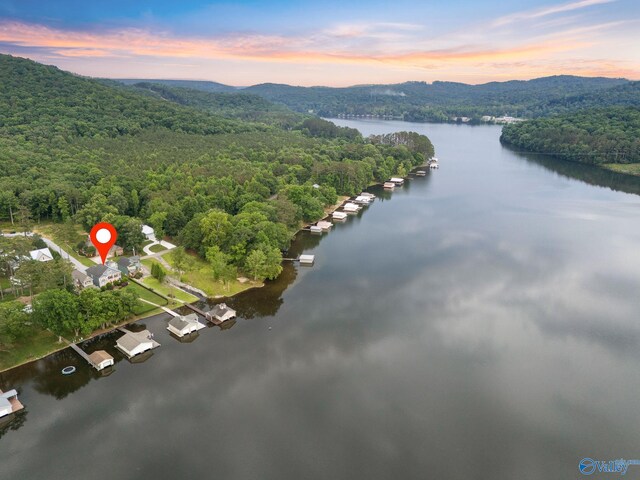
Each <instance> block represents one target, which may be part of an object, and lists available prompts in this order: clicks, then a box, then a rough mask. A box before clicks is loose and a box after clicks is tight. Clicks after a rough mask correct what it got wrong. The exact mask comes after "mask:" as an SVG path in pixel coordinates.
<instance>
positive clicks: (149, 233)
mask: <svg viewBox="0 0 640 480" xmlns="http://www.w3.org/2000/svg"><path fill="white" fill-rule="evenodd" d="M142 234H143V235H144V236H145V237H147V240H151V241H152V242H155V241H156V232H155V231H154V230H153V228H151V227H150V226H149V225H142Z"/></svg>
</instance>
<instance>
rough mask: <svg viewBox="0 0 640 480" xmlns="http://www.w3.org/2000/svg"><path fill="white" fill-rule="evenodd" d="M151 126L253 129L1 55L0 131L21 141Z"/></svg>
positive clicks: (123, 131) (119, 132) (111, 134)
mask: <svg viewBox="0 0 640 480" xmlns="http://www.w3.org/2000/svg"><path fill="white" fill-rule="evenodd" d="M150 127H164V128H167V129H170V130H173V131H178V132H189V133H198V134H215V133H222V132H239V131H248V130H251V129H253V127H251V126H248V125H244V124H240V123H237V122H233V121H230V120H227V119H223V118H220V117H217V118H216V117H214V116H212V115H209V114H206V113H203V112H198V111H193V110H191V109H187V108H184V107H182V106H180V105H175V104H172V103H168V102H165V101H162V100H159V99H154V98H149V97H145V96H142V95H137V94H135V93H133V92H129V91H126V90H125V89H114V88H111V87H108V86H105V85H102V84H100V83H99V82H96V81H93V80H89V79H86V78H82V77H78V76H76V75H72V74H69V73H66V72H63V71H61V70H59V69H58V68H56V67H50V66H44V65H39V64H36V63H34V62H30V61H27V60H24V59H21V58H17V57H11V56H8V55H0V133H1V134H5V135H12V136H15V135H20V136H22V137H24V138H25V139H26V140H37V141H42V140H44V139H48V140H60V139H64V140H68V139H72V138H76V137H92V136H106V137H116V136H119V135H126V134H136V133H139V132H141V131H142V130H144V129H147V128H150Z"/></svg>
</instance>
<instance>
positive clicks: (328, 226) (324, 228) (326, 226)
mask: <svg viewBox="0 0 640 480" xmlns="http://www.w3.org/2000/svg"><path fill="white" fill-rule="evenodd" d="M317 226H318V227H320V228H321V229H322V231H323V232H328V231H329V230H331V227H333V223H331V222H327V221H326V220H320V221H319V222H318V224H317Z"/></svg>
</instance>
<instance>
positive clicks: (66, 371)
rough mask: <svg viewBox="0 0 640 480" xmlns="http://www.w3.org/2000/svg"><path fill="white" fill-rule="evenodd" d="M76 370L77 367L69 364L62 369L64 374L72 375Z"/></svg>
mask: <svg viewBox="0 0 640 480" xmlns="http://www.w3.org/2000/svg"><path fill="white" fill-rule="evenodd" d="M75 371H76V367H74V366H73V365H69V366H68V367H64V368H63V369H62V374H63V375H71V374H72V373H75Z"/></svg>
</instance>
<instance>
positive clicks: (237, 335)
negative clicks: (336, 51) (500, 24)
mask: <svg viewBox="0 0 640 480" xmlns="http://www.w3.org/2000/svg"><path fill="white" fill-rule="evenodd" d="M338 122H339V123H340V124H343V125H349V126H352V127H356V128H359V129H360V130H361V131H362V132H363V133H364V134H370V133H385V132H390V131H394V130H415V131H418V132H420V133H426V134H427V135H428V136H429V137H430V138H431V139H432V141H433V143H434V144H435V146H436V150H437V155H438V157H439V158H440V163H441V168H440V169H439V170H438V171H435V172H433V173H431V174H429V175H428V176H427V177H426V178H416V179H413V180H411V181H409V182H408V184H407V185H406V186H405V187H404V188H402V189H399V190H397V191H395V192H393V193H392V194H389V193H385V192H383V191H380V190H375V189H374V191H375V193H377V194H380V198H379V199H378V200H376V202H375V203H374V205H372V206H371V207H369V208H368V209H367V210H366V211H364V212H363V213H362V214H360V215H359V216H357V217H350V218H349V220H348V221H347V222H346V223H344V224H339V225H337V226H336V227H335V228H334V230H333V231H332V232H331V233H330V234H328V235H325V236H323V237H316V236H310V235H307V234H304V235H300V236H299V238H298V240H297V242H296V243H295V244H294V246H293V250H294V253H299V252H301V251H305V252H308V253H313V254H315V255H316V264H315V266H314V267H312V268H298V267H293V266H292V265H287V267H286V269H285V272H284V274H283V275H282V277H281V278H280V279H278V280H277V281H275V282H272V283H270V284H269V285H268V286H267V287H265V288H263V289H260V290H256V291H252V292H247V293H245V294H243V295H240V296H238V297H237V298H235V299H233V300H232V301H231V302H230V303H231V304H232V305H233V307H234V308H236V309H237V310H238V312H239V315H240V318H239V319H238V321H237V322H236V323H235V324H233V325H231V328H226V329H225V330H220V329H218V328H209V329H205V330H202V331H201V332H200V335H199V336H198V338H196V339H195V341H193V342H191V343H180V342H178V341H177V340H175V339H174V338H172V337H170V336H169V334H168V332H167V331H166V330H165V327H166V322H167V316H158V317H155V318H152V319H148V320H146V321H145V322H144V325H146V327H147V328H149V329H150V330H151V331H152V332H154V333H155V337H156V340H158V341H159V342H160V343H161V344H162V347H160V348H159V349H157V350H155V351H154V353H153V355H152V356H151V357H150V358H148V359H146V361H145V362H143V363H137V364H131V363H129V362H128V361H126V360H122V358H121V356H119V355H118V354H117V353H116V351H115V350H114V348H113V344H114V342H115V338H117V336H119V334H115V335H111V336H107V337H105V338H103V339H101V340H100V341H98V342H94V344H93V345H85V347H86V349H87V350H89V351H92V350H93V349H95V348H97V347H98V346H103V347H106V348H107V349H108V350H109V351H110V352H111V353H112V354H114V355H115V356H116V358H117V359H118V360H119V361H118V363H117V364H116V367H115V371H114V372H113V373H112V374H111V375H110V376H104V377H103V376H100V375H99V374H98V373H95V372H93V371H91V370H90V369H89V368H88V366H86V365H84V364H83V363H82V361H81V360H79V358H77V357H76V355H75V354H74V353H73V352H62V353H60V354H58V355H54V356H52V357H49V358H47V359H45V360H42V361H39V362H37V363H34V364H31V365H28V366H25V367H22V368H18V369H15V370H12V371H10V372H6V373H4V374H0V388H8V387H16V388H18V389H19V391H20V393H21V397H20V398H21V400H22V402H23V403H24V404H25V405H26V406H27V408H26V410H25V411H24V412H23V415H21V416H20V417H19V418H17V419H16V420H15V421H14V422H13V423H11V424H9V425H6V424H5V425H4V426H3V427H0V428H1V430H0V431H1V432H2V437H1V438H0V478H7V479H21V480H28V479H76V478H77V479H86V478H90V479H92V480H100V479H113V478H121V479H139V478H145V479H147V478H220V479H274V480H275V479H278V480H282V479H285V480H288V479H291V480H293V479H296V480H297V479H361V478H362V479H364V478H366V479H389V478H398V479H423V478H438V479H469V478H474V479H515V478H518V479H541V478H544V479H554V478H558V479H560V478H565V479H570V478H578V477H580V474H579V472H578V462H579V460H580V459H582V458H583V457H592V458H595V459H616V458H626V459H640V415H638V401H639V398H640V348H639V340H640V321H639V320H640V319H639V315H638V313H639V312H640V295H639V294H638V292H640V275H639V273H638V272H640V253H639V252H640V249H639V248H638V245H639V244H640V222H638V217H639V215H640V197H638V196H636V195H635V194H633V192H638V191H639V189H638V185H637V182H634V181H629V180H625V179H624V178H623V177H619V176H615V175H611V174H604V173H602V172H600V171H598V170H594V169H589V168H586V167H581V166H578V165H567V164H563V165H561V166H558V164H557V162H553V161H549V160H548V159H544V158H540V157H534V156H526V155H522V154H519V153H517V152H513V151H510V150H508V149H506V148H503V147H502V146H501V145H500V143H499V142H498V137H499V134H500V129H499V128H498V127H492V126H483V127H467V126H455V125H429V124H426V125H425V124H407V123H402V122H377V121H346V120H340V121H338ZM610 187H611V188H610ZM68 364H74V365H76V366H77V367H78V372H77V373H76V374H75V375H72V376H70V377H62V376H61V375H60V374H59V371H60V368H62V367H63V366H65V365H68ZM634 468H635V469H637V470H635V471H634V470H633V469H634ZM638 477H640V467H633V466H632V467H630V470H629V473H628V474H627V478H638Z"/></svg>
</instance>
